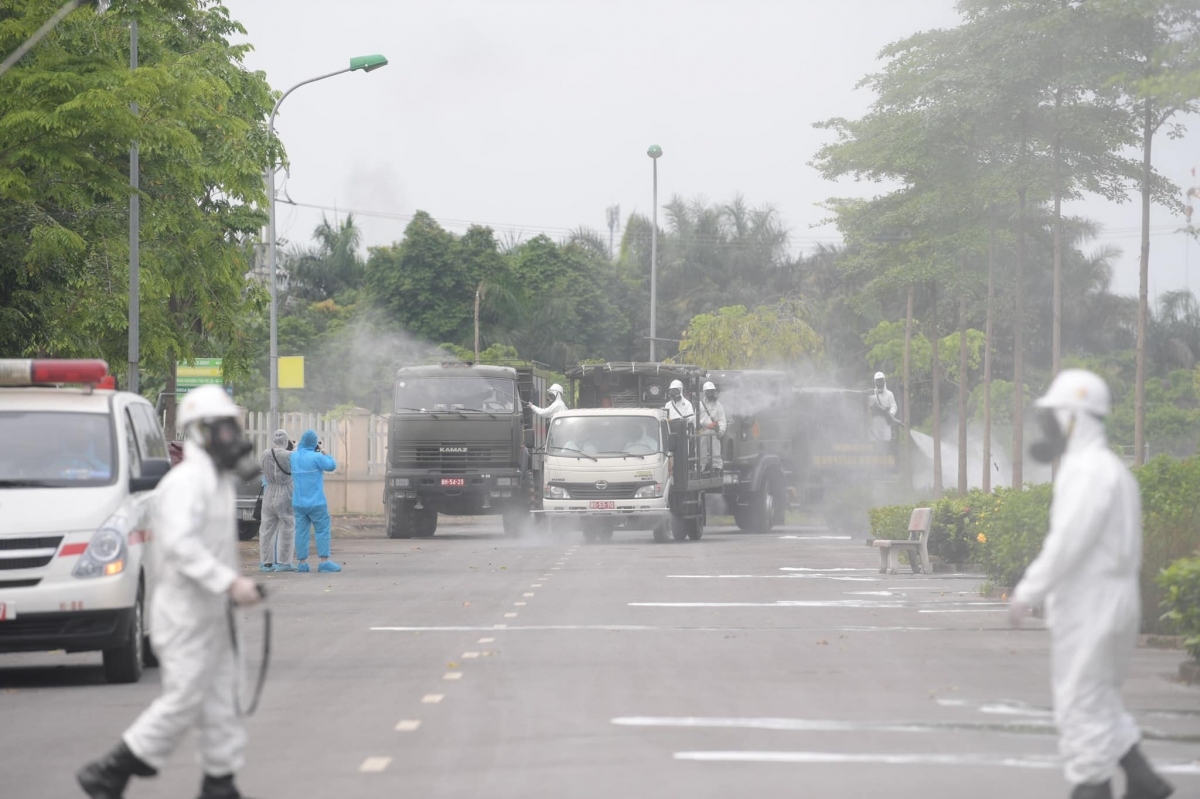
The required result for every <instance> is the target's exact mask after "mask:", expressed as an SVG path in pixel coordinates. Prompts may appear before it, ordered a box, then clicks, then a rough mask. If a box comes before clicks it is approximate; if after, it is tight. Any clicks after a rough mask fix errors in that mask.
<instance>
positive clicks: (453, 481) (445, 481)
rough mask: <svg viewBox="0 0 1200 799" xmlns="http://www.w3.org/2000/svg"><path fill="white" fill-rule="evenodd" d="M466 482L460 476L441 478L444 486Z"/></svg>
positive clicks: (460, 484)
mask: <svg viewBox="0 0 1200 799" xmlns="http://www.w3.org/2000/svg"><path fill="white" fill-rule="evenodd" d="M466 484H467V481H466V480H464V479H463V478H461V477H443V478H442V485H444V486H463V485H466Z"/></svg>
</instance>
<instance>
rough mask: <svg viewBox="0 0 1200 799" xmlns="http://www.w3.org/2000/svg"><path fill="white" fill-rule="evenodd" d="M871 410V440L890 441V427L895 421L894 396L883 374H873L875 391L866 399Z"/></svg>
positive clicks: (896, 420)
mask: <svg viewBox="0 0 1200 799" xmlns="http://www.w3.org/2000/svg"><path fill="white" fill-rule="evenodd" d="M867 405H868V406H870V408H871V438H873V439H875V440H876V441H891V440H892V425H893V424H894V423H896V422H898V421H899V420H898V419H896V410H897V408H896V395H895V394H893V393H892V392H891V391H890V390H888V387H887V378H885V377H884V375H883V372H876V373H875V390H874V391H872V392H871V395H870V396H869V397H867Z"/></svg>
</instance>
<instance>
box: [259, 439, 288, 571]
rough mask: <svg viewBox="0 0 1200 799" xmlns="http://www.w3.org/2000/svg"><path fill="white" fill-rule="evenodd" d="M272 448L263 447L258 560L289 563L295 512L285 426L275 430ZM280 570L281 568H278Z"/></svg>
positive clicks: (260, 460)
mask: <svg viewBox="0 0 1200 799" xmlns="http://www.w3.org/2000/svg"><path fill="white" fill-rule="evenodd" d="M271 444H272V446H271V448H270V449H265V450H263V453H262V457H261V458H260V459H259V465H260V466H261V468H262V473H263V480H264V481H265V482H266V488H264V489H263V505H262V524H261V525H260V526H259V531H258V555H259V558H258V559H259V562H260V563H264V564H266V563H275V564H284V565H285V567H286V566H288V565H291V562H292V554H293V551H294V550H295V548H296V516H295V513H294V512H293V511H292V467H291V458H292V453H291V452H290V451H289V450H288V448H287V445H288V434H287V431H286V430H276V431H275V434H274V435H273V436H272V437H271ZM280 571H282V569H281V570H280Z"/></svg>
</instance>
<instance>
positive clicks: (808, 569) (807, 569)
mask: <svg viewBox="0 0 1200 799" xmlns="http://www.w3.org/2000/svg"><path fill="white" fill-rule="evenodd" d="M779 570H780V571H781V572H873V571H878V569H860V568H851V567H847V566H835V567H832V568H829V569H818V568H816V567H814V566H780V567H779Z"/></svg>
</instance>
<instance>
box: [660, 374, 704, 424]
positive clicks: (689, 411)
mask: <svg viewBox="0 0 1200 799" xmlns="http://www.w3.org/2000/svg"><path fill="white" fill-rule="evenodd" d="M663 408H664V409H665V410H666V412H667V420H668V421H670V420H673V419H683V420H684V421H685V422H688V423H689V424H693V425H694V424H695V423H696V410H695V409H694V408H693V407H692V402H691V400H689V399H688V398H687V397H685V396H683V381H682V380H672V381H671V386H670V387H669V388H668V389H667V404H666V405H664V406H663Z"/></svg>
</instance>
